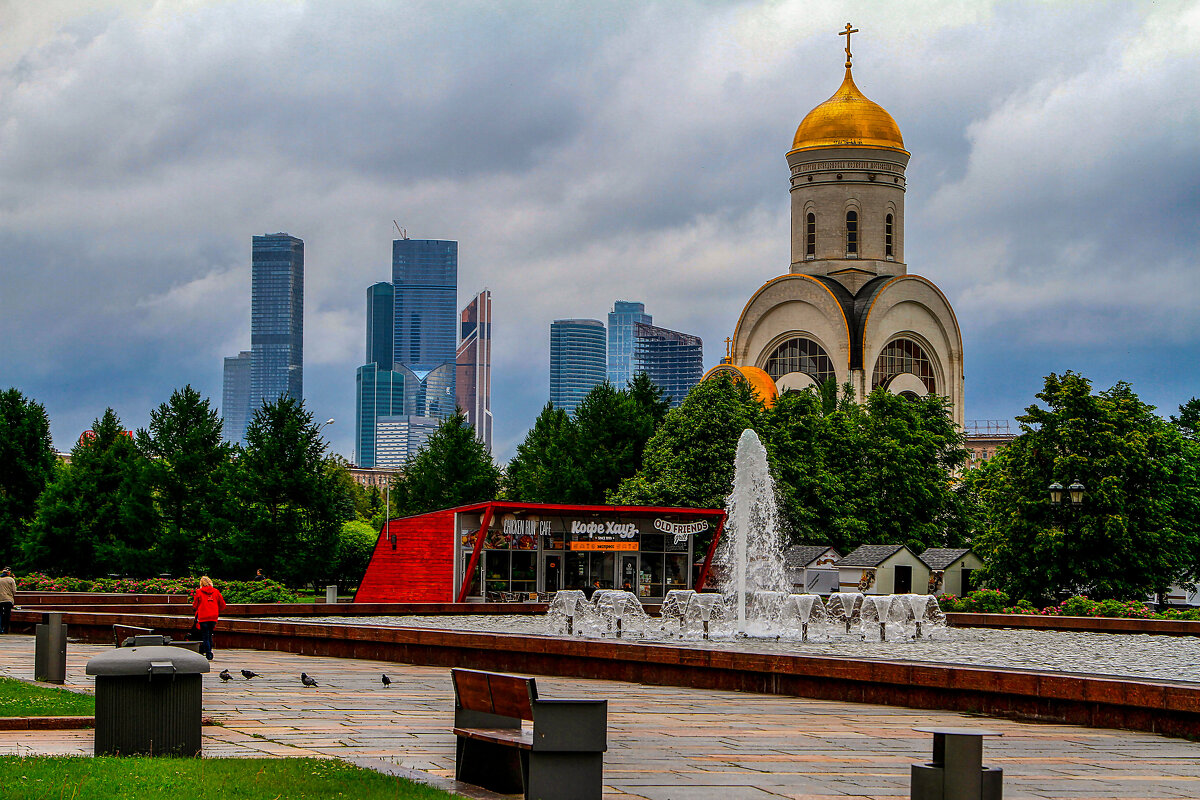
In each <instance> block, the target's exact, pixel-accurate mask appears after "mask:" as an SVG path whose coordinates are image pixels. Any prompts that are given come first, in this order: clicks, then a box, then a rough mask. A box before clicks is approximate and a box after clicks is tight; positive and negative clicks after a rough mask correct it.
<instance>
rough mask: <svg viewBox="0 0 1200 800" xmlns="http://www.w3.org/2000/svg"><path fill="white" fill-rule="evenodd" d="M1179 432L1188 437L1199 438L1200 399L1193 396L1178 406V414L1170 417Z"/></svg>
mask: <svg viewBox="0 0 1200 800" xmlns="http://www.w3.org/2000/svg"><path fill="white" fill-rule="evenodd" d="M1171 422H1172V423H1173V424H1174V425H1175V427H1176V428H1179V432H1180V433H1182V434H1183V435H1184V436H1186V437H1187V438H1189V439H1192V440H1197V439H1200V400H1197V399H1196V398H1195V397H1193V398H1192V399H1191V400H1188V401H1187V402H1186V403H1184V404H1183V405H1181V406H1180V407H1179V416H1178V417H1175V416H1172V417H1171Z"/></svg>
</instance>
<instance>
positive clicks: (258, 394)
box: [250, 233, 304, 414]
mask: <svg viewBox="0 0 1200 800" xmlns="http://www.w3.org/2000/svg"><path fill="white" fill-rule="evenodd" d="M250 270H251V276H250V280H251V288H250V352H251V354H252V358H251V361H250V412H251V414H253V412H254V411H255V410H257V409H258V408H259V407H260V406H261V405H262V404H263V402H264V401H268V402H273V401H275V400H278V399H279V397H280V396H281V395H284V394H287V395H290V396H291V397H293V398H295V399H296V400H302V399H303V398H304V242H303V241H301V240H300V239H297V238H296V237H295V236H289V235H287V234H286V233H272V234H268V235H265V236H255V237H254V248H253V252H252V255H251V260H250Z"/></svg>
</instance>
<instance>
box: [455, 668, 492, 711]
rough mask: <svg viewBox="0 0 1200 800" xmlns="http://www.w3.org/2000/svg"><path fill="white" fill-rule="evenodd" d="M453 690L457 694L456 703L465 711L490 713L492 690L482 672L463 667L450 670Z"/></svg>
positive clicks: (485, 675)
mask: <svg viewBox="0 0 1200 800" xmlns="http://www.w3.org/2000/svg"><path fill="white" fill-rule="evenodd" d="M452 674H453V675H454V691H455V692H456V693H457V694H458V705H459V706H460V707H461V708H465V709H466V710H467V711H483V712H484V713H487V714H491V713H494V712H493V711H492V690H491V689H490V688H488V676H487V674H486V673H483V672H474V671H471V670H465V669H456V670H453V671H452Z"/></svg>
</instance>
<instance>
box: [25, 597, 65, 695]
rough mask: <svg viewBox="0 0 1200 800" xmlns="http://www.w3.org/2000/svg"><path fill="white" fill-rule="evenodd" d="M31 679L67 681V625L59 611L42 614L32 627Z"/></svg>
mask: <svg viewBox="0 0 1200 800" xmlns="http://www.w3.org/2000/svg"><path fill="white" fill-rule="evenodd" d="M33 679H34V680H35V681H44V682H46V683H60V684H61V683H66V682H67V626H66V625H64V624H63V621H62V612H61V611H51V612H48V613H46V614H42V621H41V623H40V624H39V625H38V626H37V627H36V628H35V629H34V642H33Z"/></svg>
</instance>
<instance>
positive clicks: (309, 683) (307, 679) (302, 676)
mask: <svg viewBox="0 0 1200 800" xmlns="http://www.w3.org/2000/svg"><path fill="white" fill-rule="evenodd" d="M300 682H301V683H303V684H304V685H305V686H316V685H317V682H316V681H314V680H313V679H312V678H310V677H308V673H307V672H301V673H300Z"/></svg>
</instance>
